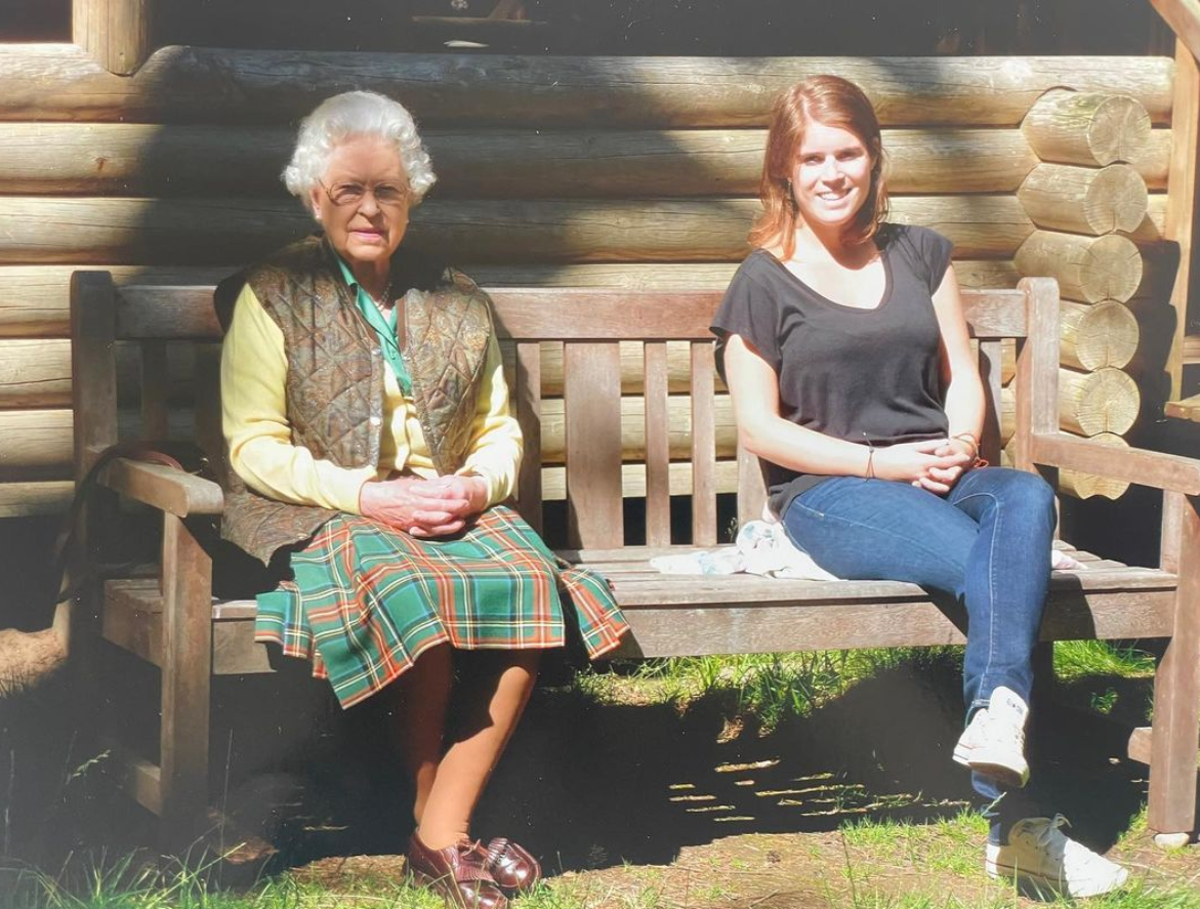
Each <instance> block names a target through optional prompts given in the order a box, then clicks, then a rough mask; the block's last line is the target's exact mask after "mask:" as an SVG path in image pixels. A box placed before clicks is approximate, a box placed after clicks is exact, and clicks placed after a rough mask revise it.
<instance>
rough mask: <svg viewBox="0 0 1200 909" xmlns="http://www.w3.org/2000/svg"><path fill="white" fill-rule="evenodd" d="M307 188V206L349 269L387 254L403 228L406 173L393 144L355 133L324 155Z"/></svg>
mask: <svg viewBox="0 0 1200 909" xmlns="http://www.w3.org/2000/svg"><path fill="white" fill-rule="evenodd" d="M321 183H322V184H323V185H317V186H315V187H313V189H312V195H311V200H312V209H313V214H314V215H315V216H316V219H317V220H318V221H319V222H320V223H321V226H322V227H323V228H325V233H326V235H327V236H328V237H329V242H330V243H331V244H332V245H333V248H334V249H336V250H337V251H338V254H339V255H341V256H342V258H343V259H345V260H346V262H347V264H348V265H350V267H351V269H352V270H353V269H354V267H355V266H356V265H360V266H372V265H373V266H378V265H380V264H382V263H384V262H386V261H387V260H388V259H390V258H391V256H392V253H394V252H395V251H396V248H397V247H398V246H399V245H400V241H401V240H403V239H404V233H405V231H407V230H408V207H409V202H408V200H409V195H408V175H407V174H405V172H404V165H403V164H402V163H401V161H400V155H399V153H398V152H397V151H396V148H395V146H394V145H393V144H392V143H390V142H388V141H386V140H384V139H381V138H379V137H377V136H355V137H352V138H350V139H347V140H345V141H344V142H341V143H340V144H339V145H338V146H337V147H336V148H334V150H333V154H331V155H330V156H329V165H328V166H327V167H326V169H325V175H324V176H323V177H322V178H321Z"/></svg>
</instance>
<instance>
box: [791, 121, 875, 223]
mask: <svg viewBox="0 0 1200 909" xmlns="http://www.w3.org/2000/svg"><path fill="white" fill-rule="evenodd" d="M871 165H872V161H871V153H870V151H869V150H868V149H867V147H866V145H865V144H864V143H863V141H862V140H861V139H860V138H859V137H858V136H857V135H855V134H854V133H852V132H850V130H848V129H843V128H842V127H840V126H827V125H825V124H824V123H820V122H817V121H816V120H813V121H812V122H810V123H809V124H808V125H807V126H806V128H805V130H804V141H803V142H801V143H800V152H799V154H798V155H797V156H796V168H795V171H794V172H793V174H792V194H793V196H794V198H795V200H796V205H797V207H798V209H799V212H800V217H801V218H803V219H804V222H805V223H806V224H809V225H810V226H812V227H820V226H827V227H845V226H847V225H849V224H850V223H851V222H852V221H853V220H854V218H855V216H856V215H857V214H858V210H859V209H860V208H862V206H863V203H864V202H866V200H867V196H868V195H869V194H870V191H871Z"/></svg>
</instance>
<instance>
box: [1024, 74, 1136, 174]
mask: <svg viewBox="0 0 1200 909" xmlns="http://www.w3.org/2000/svg"><path fill="white" fill-rule="evenodd" d="M1150 129H1151V121H1150V115H1149V114H1148V113H1147V111H1146V108H1145V107H1144V106H1142V104H1141V103H1139V102H1138V100H1137V99H1136V98H1132V97H1130V96H1128V95H1127V94H1125V93H1124V92H1121V91H1118V92H1115V93H1113V92H1079V91H1070V90H1067V89H1066V88H1056V89H1055V90H1054V91H1050V92H1047V93H1046V94H1045V95H1043V96H1042V97H1041V98H1039V99H1038V101H1037V103H1036V104H1034V105H1033V107H1032V108H1031V109H1030V111H1029V115H1028V116H1027V117H1026V118H1025V122H1024V123H1022V124H1021V130H1022V131H1023V132H1024V133H1025V138H1026V139H1028V140H1029V144H1030V146H1031V147H1032V148H1033V150H1034V152H1035V153H1036V154H1037V156H1038V157H1039V158H1041V159H1042V160H1043V161H1053V162H1056V163H1059V164H1079V165H1083V166H1084V167H1104V166H1105V165H1107V164H1113V163H1115V162H1117V161H1137V160H1139V159H1140V158H1141V157H1143V156H1144V155H1146V154H1147V151H1148V148H1149V145H1150Z"/></svg>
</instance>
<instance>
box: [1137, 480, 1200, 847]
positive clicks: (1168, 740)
mask: <svg viewBox="0 0 1200 909" xmlns="http://www.w3.org/2000/svg"><path fill="white" fill-rule="evenodd" d="M1167 495H1168V496H1172V497H1174V494H1173V493H1168V494H1167ZM1169 508H1170V510H1171V511H1172V513H1173V514H1174V515H1180V517H1181V518H1182V520H1181V521H1180V526H1179V528H1178V530H1179V534H1180V536H1179V537H1178V538H1177V540H1175V541H1168V540H1163V545H1164V546H1169V547H1170V548H1171V551H1172V555H1176V554H1177V555H1178V561H1179V569H1180V573H1179V588H1178V590H1177V591H1176V593H1175V596H1176V605H1175V628H1174V633H1173V635H1172V637H1171V642H1170V644H1168V645H1167V652H1166V653H1165V654H1164V655H1163V658H1162V661H1161V662H1160V663H1159V665H1158V672H1157V674H1156V676H1155V681H1154V726H1153V733H1152V735H1151V745H1150V797H1149V822H1150V829H1152V830H1154V831H1156V832H1157V833H1166V834H1171V833H1184V832H1191V831H1192V830H1193V829H1194V828H1195V825H1196V747H1197V733H1196V726H1197V722H1200V609H1198V608H1197V605H1198V602H1200V515H1197V513H1196V500H1195V499H1191V498H1189V499H1188V500H1187V502H1186V504H1184V503H1182V502H1180V501H1178V500H1176V501H1175V502H1172V503H1171V505H1170V506H1169Z"/></svg>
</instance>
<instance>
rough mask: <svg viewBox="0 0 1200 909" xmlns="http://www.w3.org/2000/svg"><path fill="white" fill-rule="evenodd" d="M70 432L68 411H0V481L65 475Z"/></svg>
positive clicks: (69, 451) (22, 480)
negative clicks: (1, 441)
mask: <svg viewBox="0 0 1200 909" xmlns="http://www.w3.org/2000/svg"><path fill="white" fill-rule="evenodd" d="M72 432H73V429H72V420H71V411H69V410H9V411H0V439H3V440H4V444H3V445H0V483H7V482H13V481H16V482H30V481H38V480H64V479H66V478H67V477H69V476H70V475H71V438H72Z"/></svg>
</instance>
